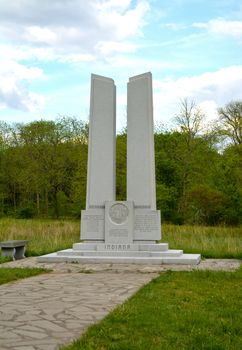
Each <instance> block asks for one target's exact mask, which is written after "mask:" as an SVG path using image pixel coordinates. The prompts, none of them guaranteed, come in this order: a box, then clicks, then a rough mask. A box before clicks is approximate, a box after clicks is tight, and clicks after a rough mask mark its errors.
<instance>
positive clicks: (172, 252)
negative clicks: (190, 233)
mask: <svg viewBox="0 0 242 350" xmlns="http://www.w3.org/2000/svg"><path fill="white" fill-rule="evenodd" d="M182 254H183V251H182V250H175V249H172V250H166V251H120V250H105V251H93V250H73V249H66V250H61V251H59V252H57V255H58V256H85V257H93V256H94V257H105V256H108V257H112V256H113V257H167V256H171V257H177V256H181V255H182Z"/></svg>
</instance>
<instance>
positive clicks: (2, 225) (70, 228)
mask: <svg viewBox="0 0 242 350" xmlns="http://www.w3.org/2000/svg"><path fill="white" fill-rule="evenodd" d="M79 230H80V223H79V222H78V221H57V220H56V221H54V220H29V219H28V220H19V219H5V218H3V219H0V240H1V241H4V240H12V239H27V240H29V244H28V246H27V251H26V255H27V256H30V255H31V256H33V255H42V254H47V253H51V252H54V251H57V250H62V249H66V248H70V247H71V246H72V244H73V243H75V242H78V241H79V240H80V231H79Z"/></svg>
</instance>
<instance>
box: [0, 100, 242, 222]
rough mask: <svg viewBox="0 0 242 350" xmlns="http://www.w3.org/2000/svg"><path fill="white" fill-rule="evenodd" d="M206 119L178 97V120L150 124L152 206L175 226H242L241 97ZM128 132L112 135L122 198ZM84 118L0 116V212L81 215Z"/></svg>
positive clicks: (25, 215) (22, 215)
mask: <svg viewBox="0 0 242 350" xmlns="http://www.w3.org/2000/svg"><path fill="white" fill-rule="evenodd" d="M218 113H219V119H218V120H217V122H216V123H214V124H213V125H212V126H210V127H208V126H206V125H205V116H204V115H203V114H202V112H201V111H200V110H199V109H198V108H197V106H196V105H195V103H194V102H190V101H188V100H183V101H182V103H181V110H180V112H179V113H178V115H177V116H176V126H175V127H174V128H173V129H172V130H167V129H166V128H164V127H163V126H159V127H156V129H155V135H154V137H155V160H156V187H157V188H156V190H157V191H156V192H157V208H159V209H160V210H161V217H162V221H163V222H164V221H165V222H171V223H176V224H183V223H191V224H205V225H217V224H227V225H239V224H242V101H234V102H230V103H228V104H227V105H226V106H225V107H224V108H220V109H219V110H218ZM126 136H127V135H126V131H125V130H124V131H123V132H121V133H120V134H119V135H117V160H116V163H117V177H116V179H117V180H116V181H117V184H116V186H117V190H116V191H117V199H118V200H125V198H126V141H127V140H126V139H127V137H126ZM87 153H88V124H87V123H85V122H83V121H81V120H79V119H77V118H75V117H61V118H58V119H57V120H55V121H44V120H41V121H35V122H31V123H28V124H11V125H10V124H7V123H4V122H0V217H3V216H14V217H18V218H30V217H40V218H42V217H46V218H50V217H53V218H60V217H76V218H77V217H80V212H81V209H84V208H85V197H86V175H87Z"/></svg>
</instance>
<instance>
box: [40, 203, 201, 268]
mask: <svg viewBox="0 0 242 350" xmlns="http://www.w3.org/2000/svg"><path fill="white" fill-rule="evenodd" d="M81 227H82V235H81V237H82V238H84V239H85V242H83V243H75V244H73V248H72V249H66V250H62V251H59V252H57V253H52V254H48V255H45V256H41V257H39V258H38V261H39V262H58V261H59V262H78V263H87V264H99V263H104V264H107V263H110V264H146V265H148V264H189V265H196V264H198V263H199V262H200V255H199V254H183V251H182V250H170V249H169V248H168V244H167V243H155V242H156V240H159V239H161V230H160V213H159V211H158V210H150V209H136V208H134V203H133V201H106V202H105V208H104V209H89V210H85V211H83V212H82V225H81Z"/></svg>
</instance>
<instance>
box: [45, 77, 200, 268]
mask: <svg viewBox="0 0 242 350" xmlns="http://www.w3.org/2000/svg"><path fill="white" fill-rule="evenodd" d="M115 110H116V89H115V85H114V81H113V80H112V79H109V78H105V77H102V76H98V75H94V74H92V76H91V102H90V123H89V145H88V173H87V199H86V210H83V211H82V215H81V239H82V241H83V242H81V243H75V244H73V248H72V249H66V250H63V251H59V252H56V253H53V254H48V255H44V256H42V257H39V259H38V260H39V261H41V262H57V261H67V262H68V261H69V262H80V263H81V262H82V263H134V264H198V263H199V262H200V259H201V256H200V254H183V251H182V250H169V249H168V244H167V243H156V242H157V241H159V240H160V239H161V225H160V212H159V211H158V210H156V191H155V157H154V134H153V101H152V76H151V73H145V74H141V75H138V76H134V77H132V78H130V79H129V82H128V101H127V111H128V115H127V119H128V123H127V201H116V200H115V199H116V198H115V177H116V174H115V163H116V162H115V152H116V147H115V144H116V128H115V124H116V115H115Z"/></svg>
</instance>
